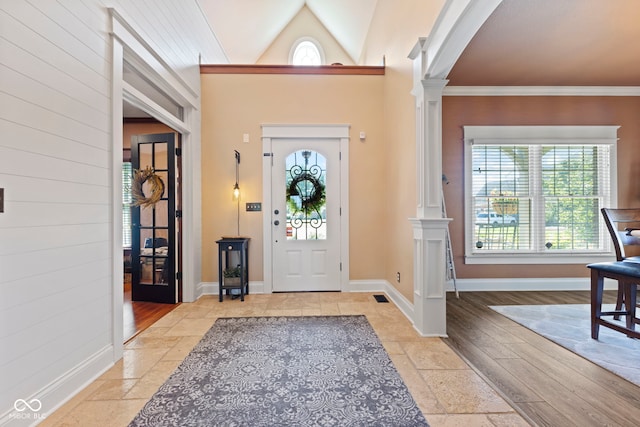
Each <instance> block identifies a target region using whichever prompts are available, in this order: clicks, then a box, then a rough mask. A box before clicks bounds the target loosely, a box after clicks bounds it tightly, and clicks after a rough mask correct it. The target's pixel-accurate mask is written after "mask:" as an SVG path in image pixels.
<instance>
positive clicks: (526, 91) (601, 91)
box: [442, 86, 640, 96]
mask: <svg viewBox="0 0 640 427" xmlns="http://www.w3.org/2000/svg"><path fill="white" fill-rule="evenodd" d="M442 94H443V96H640V86H447V87H445V88H444V91H443V93H442Z"/></svg>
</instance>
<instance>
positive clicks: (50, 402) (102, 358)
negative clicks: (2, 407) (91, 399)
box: [0, 345, 114, 426]
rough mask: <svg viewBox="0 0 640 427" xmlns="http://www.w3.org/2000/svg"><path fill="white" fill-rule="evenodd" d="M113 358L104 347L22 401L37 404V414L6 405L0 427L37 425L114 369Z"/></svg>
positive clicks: (109, 349) (111, 350)
mask: <svg viewBox="0 0 640 427" xmlns="http://www.w3.org/2000/svg"><path fill="white" fill-rule="evenodd" d="M113 355H114V353H113V346H111V345H109V346H105V347H104V348H102V349H101V350H99V351H98V352H96V353H95V354H93V355H92V356H90V357H89V358H87V359H85V360H84V361H83V362H82V363H80V364H79V365H77V366H76V367H74V368H73V369H71V370H69V371H68V372H66V373H65V374H63V375H61V376H60V377H59V378H57V379H56V380H54V381H52V382H51V383H49V384H47V385H46V386H44V387H43V388H42V389H40V390H39V391H37V392H36V393H34V394H33V395H31V396H23V397H22V399H24V400H25V401H27V402H32V401H33V399H37V400H38V401H40V403H41V407H42V410H41V411H36V412H30V411H28V410H27V411H23V412H18V411H16V410H15V408H14V407H13V404H14V403H13V402H10V403H11V408H10V409H9V410H8V411H6V412H5V413H4V414H2V415H1V416H0V426H25V425H35V424H38V423H40V422H41V421H42V420H44V419H45V418H46V417H47V416H48V415H51V414H53V413H54V412H55V411H56V410H57V409H59V408H60V407H61V406H62V405H64V404H65V403H67V402H68V401H69V400H71V399H72V398H73V397H74V396H75V395H76V394H78V393H80V391H82V390H83V389H84V388H86V387H87V386H88V385H89V384H91V383H92V382H93V381H95V380H96V379H97V378H98V377H99V376H100V375H102V374H103V373H104V372H106V371H107V370H108V369H109V368H111V367H112V366H113V365H114V360H113V357H114V356H113ZM29 417H31V418H29Z"/></svg>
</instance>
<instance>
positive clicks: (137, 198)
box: [131, 166, 164, 208]
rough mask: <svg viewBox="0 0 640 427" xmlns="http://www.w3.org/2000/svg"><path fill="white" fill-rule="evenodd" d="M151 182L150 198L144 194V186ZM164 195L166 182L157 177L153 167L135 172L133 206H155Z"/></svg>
mask: <svg viewBox="0 0 640 427" xmlns="http://www.w3.org/2000/svg"><path fill="white" fill-rule="evenodd" d="M147 181H148V182H149V184H150V186H151V193H150V194H149V196H147V195H146V194H144V184H145V183H146V182H147ZM163 194H164V182H163V181H162V178H160V177H159V176H158V175H156V173H155V171H154V170H153V169H152V168H151V166H147V167H146V168H145V169H143V170H140V169H136V170H134V171H133V184H132V186H131V196H132V197H133V203H132V205H133V206H142V207H143V208H145V207H148V206H155V204H156V203H158V202H159V201H160V199H161V198H162V195H163Z"/></svg>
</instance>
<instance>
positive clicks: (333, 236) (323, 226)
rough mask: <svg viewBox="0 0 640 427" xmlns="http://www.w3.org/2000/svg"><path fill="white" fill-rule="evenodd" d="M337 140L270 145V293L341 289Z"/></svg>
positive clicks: (290, 141)
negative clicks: (271, 289)
mask: <svg viewBox="0 0 640 427" xmlns="http://www.w3.org/2000/svg"><path fill="white" fill-rule="evenodd" d="M340 176H341V167H340V140H339V139H337V138H333V139H283V140H277V139H276V140H273V141H272V167H271V215H270V216H271V227H272V232H271V238H272V262H273V267H272V288H273V291H274V292H291V291H339V290H340V289H341V282H340V281H341V277H340V271H341V250H340V249H341V245H340V242H341V218H340V212H341V209H340V200H341V197H340V191H341V186H340Z"/></svg>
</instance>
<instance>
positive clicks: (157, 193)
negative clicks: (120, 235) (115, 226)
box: [131, 133, 179, 304]
mask: <svg viewBox="0 0 640 427" xmlns="http://www.w3.org/2000/svg"><path fill="white" fill-rule="evenodd" d="M175 140H176V135H175V134H174V133H166V134H154V135H135V136H133V137H132V139H131V163H132V167H133V169H134V177H133V186H132V194H133V196H134V197H133V199H134V200H133V205H132V211H131V222H132V229H131V299H132V300H133V301H149V302H161V303H168V304H175V303H176V302H177V301H178V293H177V291H176V289H177V287H176V283H177V277H176V247H177V239H176V222H177V221H179V218H176V195H175V193H176V184H175V183H176V149H175V146H176V143H175Z"/></svg>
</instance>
